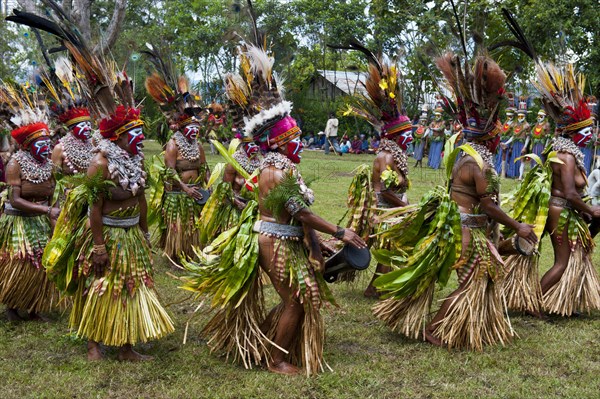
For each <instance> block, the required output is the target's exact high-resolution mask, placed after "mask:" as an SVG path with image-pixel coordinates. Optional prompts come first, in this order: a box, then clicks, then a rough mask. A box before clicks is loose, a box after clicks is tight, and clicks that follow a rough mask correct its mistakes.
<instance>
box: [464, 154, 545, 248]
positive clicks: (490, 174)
mask: <svg viewBox="0 0 600 399" xmlns="http://www.w3.org/2000/svg"><path fill="white" fill-rule="evenodd" d="M464 166H465V167H468V168H469V172H470V174H471V175H472V176H473V180H474V181H475V191H476V193H477V196H478V197H479V204H480V206H481V210H482V211H483V212H484V213H485V214H486V215H488V216H489V217H490V218H492V219H493V220H495V221H496V222H498V223H500V224H502V225H504V226H507V227H509V228H510V229H512V230H514V231H516V233H517V235H518V236H519V237H522V238H524V239H526V240H527V241H529V242H530V243H532V244H535V243H536V242H537V241H538V238H537V236H536V235H535V232H534V230H533V226H531V225H529V224H526V223H520V222H518V221H516V220H514V219H513V218H511V217H510V216H508V215H507V214H506V213H505V212H504V211H503V210H502V208H500V206H499V205H498V204H497V203H496V198H495V197H496V195H498V193H497V188H496V187H494V186H495V184H496V183H495V182H494V181H493V180H494V178H495V177H497V176H496V175H495V172H494V171H493V170H491V169H489V166H486V167H485V168H484V169H483V170H482V169H481V168H480V167H479V165H477V164H476V163H475V162H468V163H466V164H465V165H464Z"/></svg>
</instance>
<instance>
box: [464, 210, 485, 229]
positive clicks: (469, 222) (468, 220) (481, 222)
mask: <svg viewBox="0 0 600 399" xmlns="http://www.w3.org/2000/svg"><path fill="white" fill-rule="evenodd" d="M487 222H488V217H487V215H483V214H478V215H472V214H470V213H461V214H460V224H461V226H463V227H470V228H482V227H486V226H487Z"/></svg>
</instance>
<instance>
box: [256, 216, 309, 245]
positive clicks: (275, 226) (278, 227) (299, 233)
mask: <svg viewBox="0 0 600 399" xmlns="http://www.w3.org/2000/svg"><path fill="white" fill-rule="evenodd" d="M252 231H254V232H256V233H260V234H263V235H266V236H269V237H277V238H280V239H283V240H285V239H287V238H292V239H293V238H302V237H304V229H303V228H302V226H290V225H289V224H279V223H272V222H267V221H264V220H258V221H257V222H256V223H254V227H253V228H252Z"/></svg>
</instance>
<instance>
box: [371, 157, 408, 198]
mask: <svg viewBox="0 0 600 399" xmlns="http://www.w3.org/2000/svg"><path fill="white" fill-rule="evenodd" d="M374 164H375V165H374V166H375V167H374V168H373V181H374V182H378V183H379V184H378V186H379V187H380V190H379V195H381V196H382V197H383V199H384V200H385V201H386V202H387V203H388V204H390V205H392V207H399V206H406V205H408V204H407V203H406V202H405V201H403V200H402V196H401V195H398V194H397V193H395V192H394V191H393V190H390V189H389V187H386V183H385V182H384V181H383V180H382V177H381V172H382V171H385V170H387V169H388V167H389V168H390V169H391V170H392V171H394V172H396V173H397V174H398V176H400V177H401V178H403V179H405V178H406V177H405V176H404V175H403V174H402V172H401V171H399V170H398V168H397V167H396V164H395V162H394V158H393V157H392V155H391V154H388V153H381V154H380V155H379V156H377V158H375V161H374Z"/></svg>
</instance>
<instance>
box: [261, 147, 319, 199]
mask: <svg viewBox="0 0 600 399" xmlns="http://www.w3.org/2000/svg"><path fill="white" fill-rule="evenodd" d="M271 166H272V167H274V168H276V169H280V170H291V173H292V174H293V175H294V176H296V180H297V181H298V185H299V186H300V194H301V195H302V197H303V198H304V201H305V202H306V204H307V205H309V206H310V205H312V204H313V203H314V202H315V194H314V192H313V190H311V189H310V188H308V186H307V185H306V183H305V182H304V179H303V178H302V175H301V174H300V171H298V168H297V167H296V165H295V164H294V163H293V162H292V161H291V160H290V159H289V158H288V157H286V156H285V155H283V154H281V153H279V152H275V151H273V152H268V153H267V155H265V157H264V158H263V160H262V162H261V164H260V170H261V171H262V170H264V169H266V168H268V167H271Z"/></svg>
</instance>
